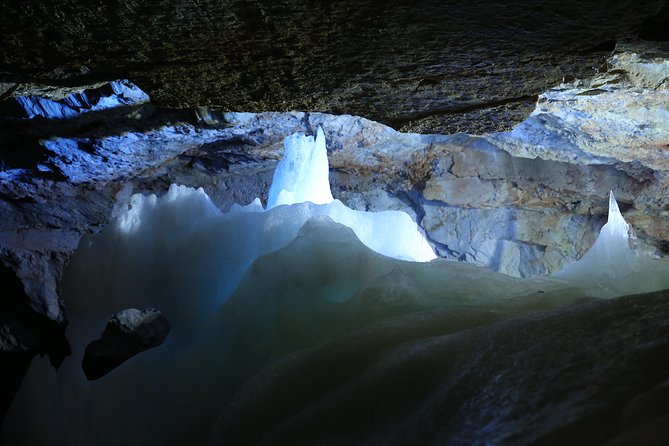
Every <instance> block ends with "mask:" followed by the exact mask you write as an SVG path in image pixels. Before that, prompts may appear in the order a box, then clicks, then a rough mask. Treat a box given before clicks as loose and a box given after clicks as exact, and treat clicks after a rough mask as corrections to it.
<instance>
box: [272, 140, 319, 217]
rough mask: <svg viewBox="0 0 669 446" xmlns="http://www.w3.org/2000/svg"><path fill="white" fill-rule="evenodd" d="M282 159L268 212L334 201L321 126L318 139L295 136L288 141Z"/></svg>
mask: <svg viewBox="0 0 669 446" xmlns="http://www.w3.org/2000/svg"><path fill="white" fill-rule="evenodd" d="M284 147H285V152H284V156H283V159H282V160H281V161H280V162H279V165H278V166H277V167H276V170H275V171H274V180H273V181H272V186H271V188H270V190H269V197H268V199H267V209H272V208H273V207H276V206H279V205H282V204H294V203H302V202H305V201H309V202H311V203H315V204H327V203H330V202H331V201H332V193H331V192H330V171H329V167H328V155H327V151H326V149H325V135H324V134H323V129H322V128H320V127H318V131H317V133H316V139H315V140H314V137H313V136H305V135H302V134H300V133H296V134H294V135H292V136H289V137H288V138H286V141H285V143H284Z"/></svg>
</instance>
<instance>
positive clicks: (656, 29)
mask: <svg viewBox="0 0 669 446" xmlns="http://www.w3.org/2000/svg"><path fill="white" fill-rule="evenodd" d="M639 37H640V38H641V39H643V40H653V41H661V42H667V41H669V4H665V5H664V8H662V9H661V10H660V12H658V13H657V15H654V16H653V17H649V18H647V19H646V20H644V21H643V23H642V24H641V29H640V30H639Z"/></svg>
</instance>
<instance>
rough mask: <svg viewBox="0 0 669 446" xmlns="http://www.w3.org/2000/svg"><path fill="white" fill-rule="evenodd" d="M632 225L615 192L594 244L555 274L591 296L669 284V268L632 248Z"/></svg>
mask: <svg viewBox="0 0 669 446" xmlns="http://www.w3.org/2000/svg"><path fill="white" fill-rule="evenodd" d="M631 235H632V234H631V228H630V226H629V224H627V222H626V221H625V219H624V218H623V215H622V213H621V212H620V209H619V208H618V202H617V201H616V198H615V196H614V195H613V191H611V192H610V193H609V216H608V220H607V222H606V224H605V225H604V226H602V229H601V230H600V232H599V236H598V237H597V239H596V240H595V243H594V244H593V245H592V247H591V248H590V249H589V250H588V252H586V253H585V254H584V255H583V257H581V258H580V259H579V260H578V261H576V262H574V263H572V264H570V265H567V267H565V268H564V269H563V270H562V271H560V272H558V273H556V274H554V277H557V278H561V279H565V280H569V281H570V282H573V283H578V284H580V285H583V286H588V287H589V288H590V294H591V295H597V296H601V297H613V296H620V295H624V294H635V293H643V292H650V291H655V290H660V289H663V288H667V287H669V276H667V274H669V269H667V265H666V264H665V263H664V262H661V261H659V260H653V259H652V258H650V257H648V256H646V255H644V254H643V253H641V252H639V251H638V250H635V249H632V248H631V247H630V236H631Z"/></svg>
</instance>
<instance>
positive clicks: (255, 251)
mask: <svg viewBox="0 0 669 446" xmlns="http://www.w3.org/2000/svg"><path fill="white" fill-rule="evenodd" d="M282 166H283V167H282ZM302 176H304V178H302ZM274 178H275V182H274V183H273V185H272V188H271V190H272V191H277V190H279V192H280V193H278V195H277V196H278V197H283V198H282V199H286V200H287V199H288V198H290V199H291V200H293V199H300V200H308V199H311V200H312V201H311V202H310V201H306V202H300V203H291V204H289V203H287V202H284V204H286V205H284V206H276V207H271V206H270V208H269V209H268V210H267V211H265V210H264V209H263V207H262V205H261V203H260V201H259V200H257V199H256V200H255V201H254V202H252V203H251V204H249V205H247V206H238V205H235V206H233V207H232V208H231V210H230V211H229V212H227V213H225V212H222V211H221V210H220V209H218V208H217V207H216V206H215V205H214V204H213V203H212V201H211V200H210V198H209V196H208V195H207V194H206V193H205V192H204V190H203V189H201V188H200V189H193V188H189V187H186V186H177V185H174V184H173V185H172V186H171V187H170V189H169V191H168V192H167V193H166V194H165V195H164V196H162V197H156V196H155V195H149V196H144V195H140V194H136V195H134V196H133V197H132V198H131V200H130V204H129V207H128V209H126V210H125V211H124V212H123V213H121V214H120V215H119V217H118V218H117V219H115V220H114V221H112V222H111V224H110V225H109V226H108V227H107V228H105V229H104V230H103V231H102V233H101V234H100V235H99V236H93V237H85V238H84V239H82V242H81V243H80V246H79V249H78V252H77V254H76V255H75V256H74V257H73V259H72V261H71V263H70V266H69V268H68V269H69V272H70V273H69V274H67V276H66V277H65V279H64V281H63V287H64V290H65V292H66V294H67V295H68V296H69V301H68V302H67V305H68V311H69V312H70V313H71V314H74V315H78V316H80V317H83V318H91V317H93V318H100V319H103V318H106V317H108V316H109V315H110V314H112V313H114V312H117V311H120V310H122V309H125V308H129V307H135V308H136V307H141V308H146V307H157V308H160V309H161V311H163V312H164V313H165V315H166V316H167V317H168V319H169V320H170V321H171V322H172V326H173V328H174V334H175V337H176V339H177V342H179V343H180V344H183V343H188V342H189V341H190V339H191V338H192V337H193V336H194V335H195V333H196V332H197V330H198V327H199V326H200V325H201V323H202V321H204V320H206V318H207V317H208V316H209V314H210V312H211V311H213V310H214V309H215V308H217V307H218V306H219V305H220V304H222V303H223V302H224V301H225V300H226V299H227V298H228V297H229V296H230V294H231V293H232V292H233V291H234V289H235V288H236V287H237V285H238V283H239V281H240V280H241V278H242V276H243V275H244V273H245V272H246V270H247V268H248V267H249V265H251V263H252V262H253V261H254V260H255V259H257V258H258V257H260V256H261V255H263V254H265V253H267V252H271V251H274V250H277V249H279V248H281V247H283V246H285V245H287V244H288V243H290V242H291V241H292V240H293V239H294V238H295V237H296V236H297V234H298V232H299V231H300V228H302V226H303V225H304V224H305V223H306V222H307V221H309V220H310V219H312V218H315V217H329V218H331V219H332V220H333V221H335V222H337V223H340V224H342V225H345V226H347V227H349V228H351V229H352V230H353V232H354V233H355V235H356V236H357V237H358V239H360V241H361V242H362V243H363V244H365V245H366V246H367V247H369V248H370V249H372V250H374V251H376V252H377V253H380V254H383V255H385V256H388V257H392V258H395V259H400V260H408V261H417V262H425V261H429V260H432V259H434V258H436V256H435V254H434V252H433V251H432V248H431V247H430V245H429V244H428V242H427V241H426V240H425V238H424V237H423V236H422V234H421V233H420V232H419V230H418V227H417V225H416V223H415V222H414V221H413V220H412V219H411V217H409V215H407V214H405V213H403V212H398V211H385V212H378V213H371V212H362V211H355V210H352V209H349V208H348V207H346V206H345V205H344V204H343V203H342V202H340V201H339V200H334V201H333V200H332V195H331V193H330V189H329V185H328V162H327V153H326V150H325V140H324V136H323V131H322V130H320V129H319V132H318V136H317V137H316V141H315V142H314V139H313V138H309V137H305V136H304V135H300V134H298V135H293V136H291V137H289V138H287V140H286V157H285V158H284V159H283V160H282V161H281V163H280V164H279V167H278V168H277V173H276V174H275V177H274ZM305 187H306V188H309V187H311V188H313V189H311V190H317V191H319V192H318V194H311V193H309V192H308V191H303V190H302V189H301V188H305ZM324 189H325V192H323V190H324ZM285 191H289V192H288V193H285V194H282V192H285ZM327 197H329V199H327V204H314V202H313V201H325V199H326V198H327ZM91 295H97V296H98V298H97V299H95V300H92V299H90V296H91ZM193 295H197V298H196V299H195V298H193V297H192V296H193Z"/></svg>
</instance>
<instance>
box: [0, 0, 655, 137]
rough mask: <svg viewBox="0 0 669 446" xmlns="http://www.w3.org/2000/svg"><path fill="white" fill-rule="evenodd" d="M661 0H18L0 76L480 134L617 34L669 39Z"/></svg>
mask: <svg viewBox="0 0 669 446" xmlns="http://www.w3.org/2000/svg"><path fill="white" fill-rule="evenodd" d="M666 3H667V2H666V1H665V0H654V1H642V2H638V1H622V2H615V3H611V2H608V1H605V0H588V1H577V0H558V1H549V2H541V3H537V2H534V1H532V0H507V1H503V2H498V1H491V0H487V1H483V2H471V1H469V0H466V1H465V0H458V1H448V2H443V1H437V0H427V1H421V2H408V1H401V0H391V1H386V2H374V1H355V2H352V1H339V2H325V3H322V4H321V3H313V2H309V1H278V2H258V1H240V0H227V1H219V0H201V1H193V2H182V1H177V0H164V1H157V0H154V1H148V2H141V3H137V2H134V1H130V0H119V1H115V2H88V1H82V0H59V1H54V2H23V3H21V4H20V5H19V4H17V5H19V6H16V7H15V8H13V9H11V8H9V9H8V8H5V9H4V10H3V14H2V16H1V17H0V29H2V30H3V49H2V51H0V82H5V83H6V85H5V87H4V90H5V91H9V90H11V89H12V88H15V85H16V84H17V83H20V84H25V83H42V84H51V85H61V86H80V85H85V84H91V83H95V82H99V81H109V80H113V79H118V78H128V79H132V80H133V81H134V82H135V83H137V84H138V85H139V86H140V88H142V89H143V90H144V91H146V92H147V93H148V94H149V95H150V96H151V98H152V100H153V101H154V103H156V104H158V105H161V106H168V107H191V106H201V105H209V106H216V107H221V108H223V109H225V110H244V111H256V112H258V111H268V110H272V111H288V110H304V111H321V112H328V113H335V114H338V113H348V114H354V115H359V116H365V117H367V118H370V119H374V120H377V121H380V122H383V123H386V124H390V125H391V126H393V127H394V128H396V129H402V130H405V131H409V130H411V131H419V132H439V133H454V132H456V131H467V132H469V133H483V132H488V131H499V130H508V129H509V128H510V127H511V126H512V125H513V124H515V123H518V122H520V121H521V120H522V119H523V118H524V117H525V116H526V115H527V114H528V113H529V112H530V111H531V110H532V108H533V103H534V101H535V99H536V96H537V95H538V94H540V93H542V92H543V91H545V90H547V89H548V88H550V87H551V86H553V85H556V84H558V83H560V82H562V81H563V80H570V79H573V78H583V77H588V76H590V75H592V74H593V73H594V72H595V71H596V70H597V69H598V67H599V66H600V65H601V64H602V63H603V62H604V61H605V59H606V57H607V56H608V55H609V54H610V52H611V50H612V49H613V48H614V45H615V43H616V42H617V41H620V40H624V39H627V38H631V37H635V36H637V35H639V34H641V35H642V37H645V38H648V39H654V40H657V39H660V40H662V39H663V38H665V37H666V35H665V34H666V33H665V34H662V31H661V30H662V29H663V28H662V23H666V17H667V13H666ZM663 8H664V9H663Z"/></svg>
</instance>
